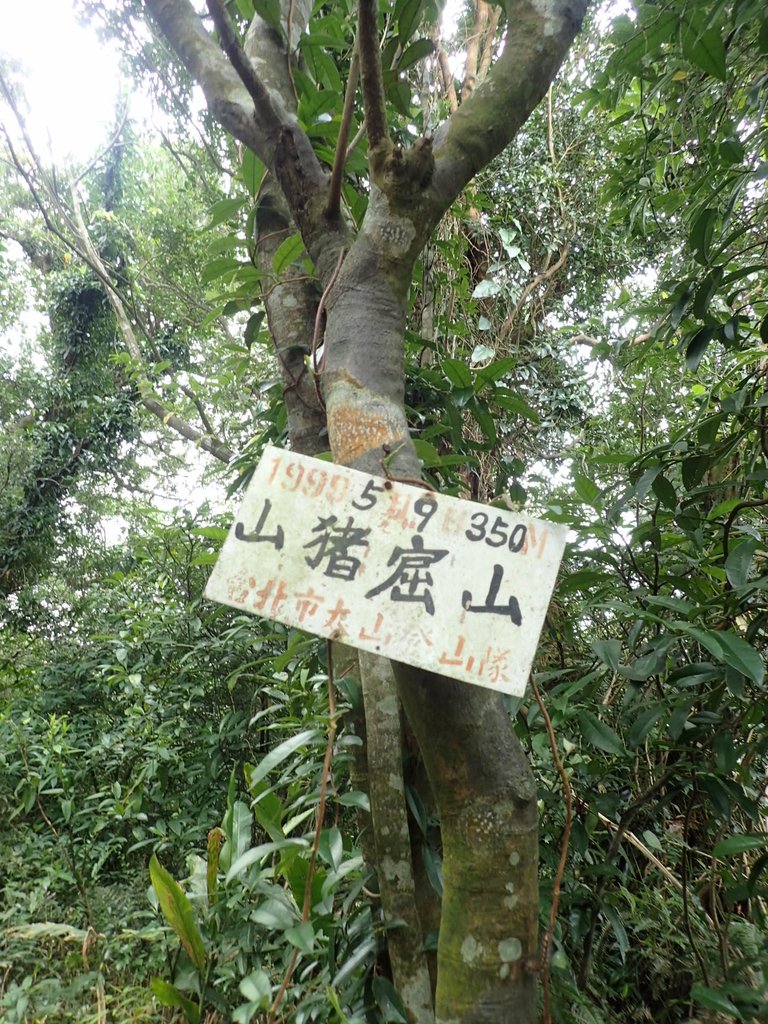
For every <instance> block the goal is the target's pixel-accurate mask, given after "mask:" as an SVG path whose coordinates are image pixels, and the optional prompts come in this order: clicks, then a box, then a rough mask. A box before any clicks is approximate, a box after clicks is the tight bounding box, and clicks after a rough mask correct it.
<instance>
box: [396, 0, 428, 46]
mask: <svg viewBox="0 0 768 1024" xmlns="http://www.w3.org/2000/svg"><path fill="white" fill-rule="evenodd" d="M425 6H426V0H398V2H397V4H396V5H395V18H396V20H397V33H398V36H399V37H400V45H401V46H405V44H406V43H407V42H408V40H409V39H410V38H411V36H412V35H413V33H414V32H415V31H416V29H417V28H418V27H419V22H420V21H421V15H422V11H423V10H424V8H425Z"/></svg>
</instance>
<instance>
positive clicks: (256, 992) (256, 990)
mask: <svg viewBox="0 0 768 1024" xmlns="http://www.w3.org/2000/svg"><path fill="white" fill-rule="evenodd" d="M237 987H238V988H239V989H240V994H241V995H242V996H243V997H244V998H245V999H247V1000H248V1001H249V1002H251V1003H256V1005H257V1007H258V1008H259V1009H261V1010H266V1009H268V1008H269V1004H270V1003H271V1001H272V984H271V982H270V980H269V975H268V974H267V973H266V971H261V970H256V971H251V973H250V974H246V976H245V977H244V978H242V979H241V980H240V984H239V985H238V986H237Z"/></svg>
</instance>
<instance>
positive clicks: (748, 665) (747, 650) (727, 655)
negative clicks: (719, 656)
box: [718, 632, 765, 686]
mask: <svg viewBox="0 0 768 1024" xmlns="http://www.w3.org/2000/svg"><path fill="white" fill-rule="evenodd" d="M718 635H719V637H720V645H721V647H722V649H723V660H724V661H725V663H726V665H730V666H731V667H732V668H735V669H736V670H737V671H738V672H741V673H742V675H745V676H747V678H748V679H751V680H752V681H753V682H755V683H757V685H758V686H759V685H760V684H761V683H762V681H763V677H764V676H765V663H764V662H763V659H762V657H761V656H760V654H758V652H757V651H756V650H755V648H754V647H753V646H752V644H750V643H748V642H747V641H746V640H743V639H742V638H741V637H740V636H736V634H735V633H726V632H723V633H720V634H718Z"/></svg>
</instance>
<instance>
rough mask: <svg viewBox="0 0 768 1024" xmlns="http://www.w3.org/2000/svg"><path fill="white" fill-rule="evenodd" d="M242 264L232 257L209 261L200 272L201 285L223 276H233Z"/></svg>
mask: <svg viewBox="0 0 768 1024" xmlns="http://www.w3.org/2000/svg"><path fill="white" fill-rule="evenodd" d="M241 266H242V264H241V263H240V261H239V260H236V259H234V258H233V257H232V256H217V257H216V258H215V259H212V260H209V261H208V262H207V263H206V264H205V266H204V267H203V269H202V271H201V272H200V280H201V281H202V283H203V284H210V283H211V281H216V280H218V278H220V277H224V275H225V274H234V273H235V272H236V271H238V270H239V269H240V267H241Z"/></svg>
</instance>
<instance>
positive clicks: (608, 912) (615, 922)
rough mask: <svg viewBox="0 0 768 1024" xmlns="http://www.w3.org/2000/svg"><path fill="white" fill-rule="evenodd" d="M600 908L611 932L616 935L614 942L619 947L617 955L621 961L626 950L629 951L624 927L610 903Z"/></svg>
mask: <svg viewBox="0 0 768 1024" xmlns="http://www.w3.org/2000/svg"><path fill="white" fill-rule="evenodd" d="M601 910H602V912H603V914H604V915H605V917H606V918H607V920H608V922H609V924H610V926H611V929H612V931H613V934H614V935H615V936H616V944H617V945H618V947H619V956H620V957H621V959H622V962H623V961H624V960H625V959H626V955H627V952H628V951H629V938H628V937H627V931H626V928H625V927H624V925H623V924H622V921H621V918H620V917H619V915H618V914H617V913H616V911H615V909H614V908H613V907H612V906H610V904H604V905H603V906H602V907H601Z"/></svg>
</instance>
